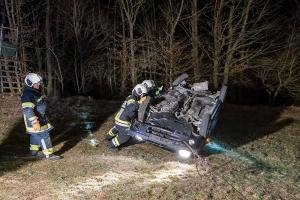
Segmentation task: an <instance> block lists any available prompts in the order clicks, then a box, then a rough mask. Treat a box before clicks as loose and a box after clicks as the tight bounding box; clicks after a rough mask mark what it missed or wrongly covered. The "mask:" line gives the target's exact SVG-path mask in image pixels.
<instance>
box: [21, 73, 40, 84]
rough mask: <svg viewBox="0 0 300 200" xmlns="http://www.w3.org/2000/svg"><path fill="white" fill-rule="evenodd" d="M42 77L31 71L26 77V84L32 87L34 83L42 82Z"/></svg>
mask: <svg viewBox="0 0 300 200" xmlns="http://www.w3.org/2000/svg"><path fill="white" fill-rule="evenodd" d="M42 80H43V79H42V77H41V76H40V75H38V74H35V73H29V74H27V76H26V77H25V84H26V85H28V86H29V87H32V86H33V84H35V83H39V82H42Z"/></svg>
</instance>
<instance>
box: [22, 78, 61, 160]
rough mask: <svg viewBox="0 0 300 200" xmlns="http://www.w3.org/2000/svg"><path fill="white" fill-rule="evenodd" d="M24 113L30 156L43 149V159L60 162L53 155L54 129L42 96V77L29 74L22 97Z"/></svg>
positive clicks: (57, 157)
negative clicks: (52, 132) (51, 134)
mask: <svg viewBox="0 0 300 200" xmlns="http://www.w3.org/2000/svg"><path fill="white" fill-rule="evenodd" d="M21 102H22V111H23V116H24V122H25V127H26V132H27V133H28V134H29V136H30V156H38V152H39V150H40V149H42V152H43V156H42V157H43V158H46V159H51V160H58V159H60V158H61V157H60V156H57V155H54V154H53V147H52V143H51V139H50V134H49V133H50V131H51V130H52V129H53V127H52V125H51V124H50V123H49V121H48V119H47V116H46V103H45V96H44V95H42V77H41V76H39V75H38V74H35V73H29V74H28V75H27V76H26V77H25V86H24V88H23V92H22V96H21Z"/></svg>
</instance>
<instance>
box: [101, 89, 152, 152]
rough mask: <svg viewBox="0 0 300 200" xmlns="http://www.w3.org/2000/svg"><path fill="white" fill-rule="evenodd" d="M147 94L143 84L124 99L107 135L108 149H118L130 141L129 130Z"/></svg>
mask: <svg viewBox="0 0 300 200" xmlns="http://www.w3.org/2000/svg"><path fill="white" fill-rule="evenodd" d="M147 93H148V90H147V88H146V87H145V86H144V85H143V84H138V85H136V86H135V87H134V89H133V90H132V95H130V96H128V97H127V98H126V100H125V101H124V103H123V104H122V106H121V109H120V110H119V112H118V114H117V115H116V116H115V125H114V126H113V127H112V128H111V129H110V130H109V132H108V133H107V136H106V141H107V147H108V148H109V149H115V148H118V147H119V146H120V145H122V144H124V143H126V142H127V141H128V140H129V139H130V135H129V131H130V130H129V128H130V126H131V123H132V121H133V120H134V119H136V118H137V116H138V109H139V107H140V104H141V103H142V102H143V101H144V100H145V99H146V95H147Z"/></svg>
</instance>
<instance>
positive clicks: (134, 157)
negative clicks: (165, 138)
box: [0, 96, 300, 200]
mask: <svg viewBox="0 0 300 200" xmlns="http://www.w3.org/2000/svg"><path fill="white" fill-rule="evenodd" d="M119 106H120V102H112V101H104V100H93V99H91V98H83V97H73V98H66V99H61V100H58V99H51V100H50V101H49V107H50V108H49V111H50V113H49V116H50V117H49V118H50V120H51V121H52V123H53V125H54V126H55V127H56V129H55V130H54V131H53V133H52V139H53V144H54V146H55V150H56V151H57V153H58V154H60V155H62V156H63V159H62V160H59V161H50V160H39V159H35V160H33V159H28V158H26V157H25V156H24V155H25V154H26V153H27V151H28V137H27V135H26V134H25V133H24V125H23V119H22V115H21V110H20V103H19V99H18V98H17V97H8V96H0V111H1V116H0V184H1V186H0V199H19V200H20V199H41V200H45V199H51V200H52V199H124V200H126V199H128V200H129V199H168V200H170V199H185V200H189V199H276V200H277V199H287V200H293V199H300V161H299V160H300V108H297V107H272V108H271V107H263V106H260V107H253V106H235V105H226V106H225V107H224V109H223V112H222V115H221V118H220V121H219V123H218V127H217V129H216V131H215V135H214V137H213V141H212V142H211V143H210V144H209V145H208V146H207V147H206V153H205V154H206V157H207V159H208V160H209V165H208V167H206V168H204V167H198V168H196V165H195V163H194V161H192V160H181V159H179V158H178V157H177V156H176V155H174V154H172V153H170V152H168V151H166V150H163V149H160V148H158V147H155V146H153V145H151V144H138V145H133V146H128V147H125V148H123V149H121V150H120V151H118V152H109V151H107V150H106V148H105V143H104V141H103V139H104V136H105V134H106V133H107V131H108V130H109V129H110V128H111V126H112V125H113V117H114V114H115V113H116V112H117V110H118V108H119ZM91 132H92V134H90V133H91ZM91 138H97V139H98V140H99V141H100V144H99V146H98V147H93V146H91V145H90V144H89V141H90V139H91Z"/></svg>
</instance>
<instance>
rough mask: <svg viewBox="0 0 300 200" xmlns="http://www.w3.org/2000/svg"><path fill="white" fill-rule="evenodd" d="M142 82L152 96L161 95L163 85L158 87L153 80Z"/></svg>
mask: <svg viewBox="0 0 300 200" xmlns="http://www.w3.org/2000/svg"><path fill="white" fill-rule="evenodd" d="M142 84H143V85H145V86H146V88H147V90H148V94H149V96H151V97H159V96H161V93H162V89H163V87H162V86H161V87H159V88H157V87H156V84H155V82H154V81H153V80H144V81H143V82H142Z"/></svg>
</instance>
